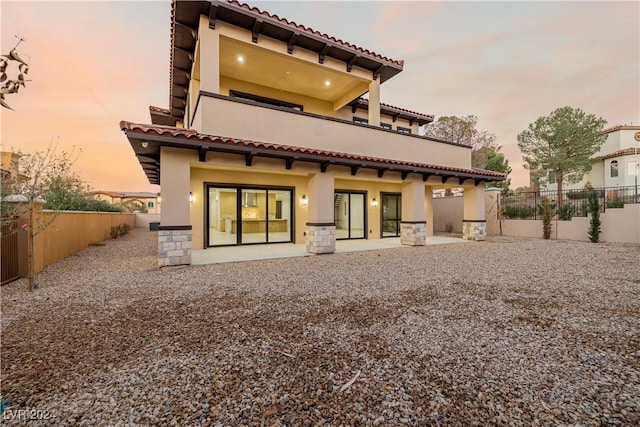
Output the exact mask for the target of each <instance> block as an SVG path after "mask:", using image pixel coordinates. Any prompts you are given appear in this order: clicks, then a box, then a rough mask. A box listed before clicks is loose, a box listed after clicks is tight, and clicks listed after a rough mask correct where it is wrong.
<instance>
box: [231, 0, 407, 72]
mask: <svg viewBox="0 0 640 427" xmlns="http://www.w3.org/2000/svg"><path fill="white" fill-rule="evenodd" d="M227 3H229V4H232V5H236V6H239V7H241V8H243V9H246V10H248V11H250V12H252V13H255V14H257V15H260V16H262V17H266V18H269V19H273V20H276V21H278V22H280V23H282V24H285V25H288V26H290V27H292V28H295V29H298V30H302V31H304V32H307V33H310V34H314V35H316V36H319V37H322V38H324V39H326V40H327V41H331V42H333V43H337V44H340V45H342V46H345V47H348V48H350V49H354V50H357V51H359V52H362V53H364V54H366V55H370V56H374V57H376V58H378V59H382V60H384V61H387V62H393V63H395V64H397V65H399V66H401V67H402V66H404V60H396V59H391V58H388V57H386V56H383V55H380V54H378V53H375V52H373V51H370V50H369V49H364V48H361V47H360V46H356V45H354V44H351V43H349V42H346V41H344V40H342V39H337V38H335V37H333V36H329V35H328V34H326V33H321V32H320V31H316V30H314V29H313V28H310V27H305V26H304V25H300V24H296V23H295V22H294V21H289V20H288V19H286V18H280V17H279V16H278V15H273V14H271V13H269V12H267V11H264V10H260V9H259V8H257V7H253V6H249V5H248V4H246V3H240V2H239V1H237V0H227Z"/></svg>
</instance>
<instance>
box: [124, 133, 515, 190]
mask: <svg viewBox="0 0 640 427" xmlns="http://www.w3.org/2000/svg"><path fill="white" fill-rule="evenodd" d="M120 128H121V130H122V131H124V133H125V134H126V136H127V138H128V139H129V143H130V144H131V147H132V148H133V150H134V152H135V153H136V156H137V158H138V161H139V162H140V165H141V166H142V168H143V170H144V172H145V174H146V175H147V178H148V179H149V182H150V183H151V184H160V147H174V148H181V149H187V150H194V151H197V152H198V153H199V159H200V161H202V162H204V161H205V160H206V156H207V153H208V152H218V153H229V154H238V155H242V156H244V158H245V161H246V162H245V164H246V165H247V166H251V165H252V163H253V159H254V158H255V157H267V158H273V159H281V160H283V167H284V168H286V169H291V167H292V165H293V164H294V162H308V163H316V164H318V165H319V166H320V171H321V172H326V170H327V168H328V167H330V166H346V167H350V168H351V170H352V174H354V175H355V174H356V173H357V171H358V170H360V169H373V170H376V171H377V173H378V177H380V178H382V177H383V176H384V175H385V173H387V172H399V173H400V174H401V176H402V179H406V178H407V177H408V175H409V174H418V175H421V176H422V179H423V181H426V180H427V179H429V178H430V177H432V176H436V177H440V178H441V182H442V183H443V184H444V183H446V182H447V180H448V179H449V178H457V179H458V185H462V183H463V182H464V181H465V180H467V179H471V180H473V181H474V183H475V185H478V184H479V183H481V182H487V181H504V180H505V179H506V175H505V174H502V173H499V172H493V171H487V170H483V169H462V168H453V167H447V166H440V165H430V164H424V163H415V162H407V161H400V160H392V159H382V158H377V157H370V156H362V155H359V154H348V153H340V152H334V151H325V150H317V149H313V148H303V147H294V146H289V145H281V144H271V143H265V142H257V141H248V140H242V139H234V138H227V137H222V136H214V135H205V134H201V133H198V132H196V131H194V130H191V129H182V128H175V127H169V126H155V125H143V124H137V123H131V122H125V121H123V122H120ZM354 171H355V173H354Z"/></svg>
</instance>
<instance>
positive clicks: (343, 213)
mask: <svg viewBox="0 0 640 427" xmlns="http://www.w3.org/2000/svg"><path fill="white" fill-rule="evenodd" d="M333 205H334V208H333V213H334V215H333V217H334V220H335V223H336V239H348V238H349V193H335V195H334V196H333Z"/></svg>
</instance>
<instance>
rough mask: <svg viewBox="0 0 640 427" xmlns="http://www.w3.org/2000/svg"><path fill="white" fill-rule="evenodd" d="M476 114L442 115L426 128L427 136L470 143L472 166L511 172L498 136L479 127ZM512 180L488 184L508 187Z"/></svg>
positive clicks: (489, 183)
mask: <svg viewBox="0 0 640 427" xmlns="http://www.w3.org/2000/svg"><path fill="white" fill-rule="evenodd" d="M477 126H478V118H477V117H476V116H473V115H471V116H464V117H457V116H442V117H440V118H438V120H436V121H435V122H434V123H432V124H431V125H429V126H427V127H426V128H425V136H429V137H432V138H437V139H442V140H445V141H450V142H455V143H458V144H464V145H468V146H470V147H471V148H472V151H471V166H472V167H474V168H478V169H487V170H491V171H495V172H503V173H506V174H509V173H511V168H510V167H509V161H508V160H507V159H506V158H505V156H504V154H502V153H500V149H501V148H502V147H500V146H499V145H497V144H496V136H495V135H494V134H492V133H489V132H487V131H480V130H478V129H477ZM510 182H511V180H507V181H496V182H487V184H486V185H487V186H493V187H498V188H503V189H508V188H509V184H510Z"/></svg>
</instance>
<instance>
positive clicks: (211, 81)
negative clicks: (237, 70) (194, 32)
mask: <svg viewBox="0 0 640 427" xmlns="http://www.w3.org/2000/svg"><path fill="white" fill-rule="evenodd" d="M198 43H199V45H200V75H199V77H200V89H201V90H204V91H207V92H213V93H220V35H219V33H218V32H217V31H215V30H212V29H210V28H209V18H208V17H206V16H204V15H202V16H200V27H199V28H198ZM191 96H198V94H197V93H195V94H191Z"/></svg>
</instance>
